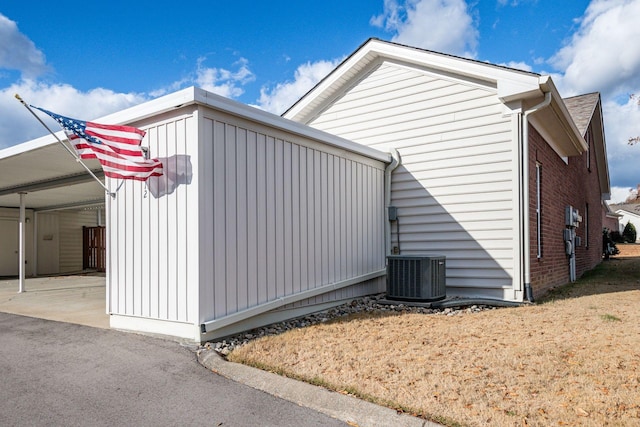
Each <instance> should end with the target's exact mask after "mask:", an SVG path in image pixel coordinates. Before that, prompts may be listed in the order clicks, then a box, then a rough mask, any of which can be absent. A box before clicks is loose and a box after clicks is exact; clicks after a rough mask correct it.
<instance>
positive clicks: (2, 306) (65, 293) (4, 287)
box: [0, 274, 109, 329]
mask: <svg viewBox="0 0 640 427" xmlns="http://www.w3.org/2000/svg"><path fill="white" fill-rule="evenodd" d="M105 286H106V285H105V278H104V274H82V275H73V276H52V277H37V278H30V279H29V278H28V279H26V280H25V290H26V291H25V292H22V293H18V289H19V283H18V279H8V280H0V312H4V313H12V314H20V315H22V316H29V317H36V318H39V319H47V320H57V321H59V322H67V323H75V324H78V325H86V326H93V327H94V328H103V329H108V328H109V315H108V314H107V313H106V288H105Z"/></svg>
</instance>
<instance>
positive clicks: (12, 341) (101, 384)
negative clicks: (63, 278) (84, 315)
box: [0, 312, 345, 427]
mask: <svg viewBox="0 0 640 427" xmlns="http://www.w3.org/2000/svg"><path fill="white" fill-rule="evenodd" d="M0 378H1V382H0V425H2V426H35V425H38V426H41V425H47V426H115V425H127V426H195V425H202V426H296V427H303V426H344V425H345V423H344V422H343V421H339V420H337V419H335V418H331V417H329V416H327V415H325V414H322V413H320V412H318V411H315V410H312V409H309V408H306V407H302V406H299V405H298V404H295V403H292V402H289V401H287V400H284V399H281V398H278V397H275V396H273V395H270V394H267V393H265V392H262V391H259V390H256V389H254V388H251V387H248V386H246V385H244V384H240V383H238V382H234V381H232V380H230V379H228V378H225V377H223V376H221V375H217V374H215V373H214V372H212V371H211V370H209V369H207V368H205V367H204V366H202V365H201V364H200V363H199V362H198V360H197V357H196V353H195V349H194V348H190V347H185V346H183V345H181V344H179V343H177V342H173V341H167V340H162V339H157V338H153V337H148V336H143V335H137V334H130V333H124V332H118V331H114V330H108V329H99V328H93V327H88V326H83V325H76V324H71V323H63V322H56V321H50V320H44V319H37V318H33V317H25V316H19V315H14V314H8V313H1V312H0Z"/></svg>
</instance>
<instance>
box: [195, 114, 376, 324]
mask: <svg viewBox="0 0 640 427" xmlns="http://www.w3.org/2000/svg"><path fill="white" fill-rule="evenodd" d="M200 146H201V156H200V168H199V170H200V181H199V182H200V202H201V203H200V225H201V228H200V231H201V236H200V237H201V250H200V271H201V274H200V277H201V295H200V313H201V320H202V321H203V322H211V321H214V320H215V319H224V318H225V317H227V316H230V315H234V314H238V313H242V312H243V311H246V310H253V312H255V313H258V312H260V310H259V307H260V306H266V305H268V306H269V307H273V308H274V309H277V306H278V304H277V303H276V304H274V302H277V301H279V300H282V299H283V298H290V299H289V300H288V301H291V303H290V304H288V306H287V307H289V308H301V307H306V311H313V308H314V307H320V308H322V305H323V304H330V303H331V302H336V301H340V300H345V299H349V298H355V297H358V296H361V295H366V294H372V293H376V292H380V291H382V290H384V278H382V279H379V277H380V276H377V277H378V278H374V279H371V278H369V279H366V280H360V281H358V282H356V283H352V284H350V285H349V286H345V287H344V288H339V289H336V290H327V291H326V292H322V293H320V294H318V295H313V296H312V297H310V298H303V296H304V295H308V294H309V293H313V292H314V290H316V289H320V288H321V287H323V286H327V285H330V284H333V283H340V282H344V281H346V280H347V279H351V278H354V277H358V276H365V275H367V274H369V273H372V272H380V271H381V270H384V268H385V255H384V251H385V249H384V248H385V243H384V167H385V164H384V163H383V162H380V161H377V160H371V159H369V158H367V157H365V156H362V155H359V154H354V153H351V152H348V151H345V150H343V149H338V148H334V147H332V146H330V145H326V144H323V143H321V142H319V141H316V140H311V139H309V138H305V137H301V136H298V135H294V134H291V133H288V132H285V131H281V130H277V129H273V128H269V127H267V126H264V125H261V124H260V123H257V122H252V121H249V120H243V119H241V118H238V117H233V116H231V115H227V114H223V113H221V112H214V111H212V110H204V112H203V117H202V138H201V145H200ZM296 295H300V296H301V297H300V298H299V299H298V298H296ZM282 306H284V304H282V305H280V307H282ZM256 308H257V310H256ZM272 313H273V312H272ZM296 313H301V311H297V312H296ZM286 316H287V315H286V314H283V315H282V316H280V317H278V316H277V315H275V314H274V315H271V316H265V319H267V320H265V321H272V320H276V319H281V318H282V317H286ZM241 318H242V316H238V319H241ZM223 323H224V322H223ZM252 326H255V323H254V324H252Z"/></svg>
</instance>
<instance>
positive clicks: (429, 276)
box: [387, 255, 447, 302]
mask: <svg viewBox="0 0 640 427" xmlns="http://www.w3.org/2000/svg"><path fill="white" fill-rule="evenodd" d="M445 273H446V260H445V257H444V256H442V255H415V256H405V255H390V256H388V257H387V299H390V300H398V301H418V302H429V301H439V300H442V299H445V298H446V296H447V290H446V275H445Z"/></svg>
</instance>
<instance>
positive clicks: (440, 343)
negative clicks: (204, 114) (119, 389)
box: [230, 258, 640, 426]
mask: <svg viewBox="0 0 640 427" xmlns="http://www.w3.org/2000/svg"><path fill="white" fill-rule="evenodd" d="M230 359H231V360H233V361H238V362H242V363H247V364H251V365H254V366H258V367H261V368H264V369H270V370H273V371H275V372H279V373H281V374H284V375H289V376H292V377H295V378H299V379H304V380H307V381H310V382H313V383H316V384H321V385H324V386H326V387H329V388H332V389H334V390H338V391H343V392H344V391H346V392H349V393H352V394H355V395H357V396H359V397H361V398H365V399H368V400H371V401H374V402H376V403H379V404H384V405H387V406H390V407H393V408H398V409H402V410H404V411H407V412H412V413H415V414H417V415H420V416H423V417H425V418H428V419H431V420H434V421H437V422H440V423H443V424H447V425H483V426H484V425H499V426H511V425H519V426H522V425H531V426H535V425H537V426H548V425H593V426H601V425H620V426H629V425H640V258H619V259H612V260H610V261H607V262H604V263H603V264H602V265H601V266H600V267H599V268H597V269H596V270H595V271H593V272H591V273H588V274H587V275H586V277H584V278H583V279H581V280H580V281H578V282H577V283H576V284H574V285H571V286H566V287H563V288H560V289H558V290H557V291H556V292H554V293H552V294H551V295H550V296H549V297H548V299H547V301H546V302H543V303H540V304H537V305H533V306H525V307H519V308H504V309H498V310H490V311H483V312H480V313H464V314H460V315H456V316H442V315H421V314H403V315H393V316H383V315H368V316H356V317H351V318H348V319H346V320H340V321H334V322H329V323H327V324H321V325H316V326H312V327H309V328H304V329H298V330H293V331H290V332H287V333H285V334H282V335H279V336H273V337H266V338H264V339H260V340H257V341H254V342H251V343H249V344H248V345H246V346H243V347H241V348H238V349H236V350H234V351H233V352H232V353H231V355H230Z"/></svg>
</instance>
